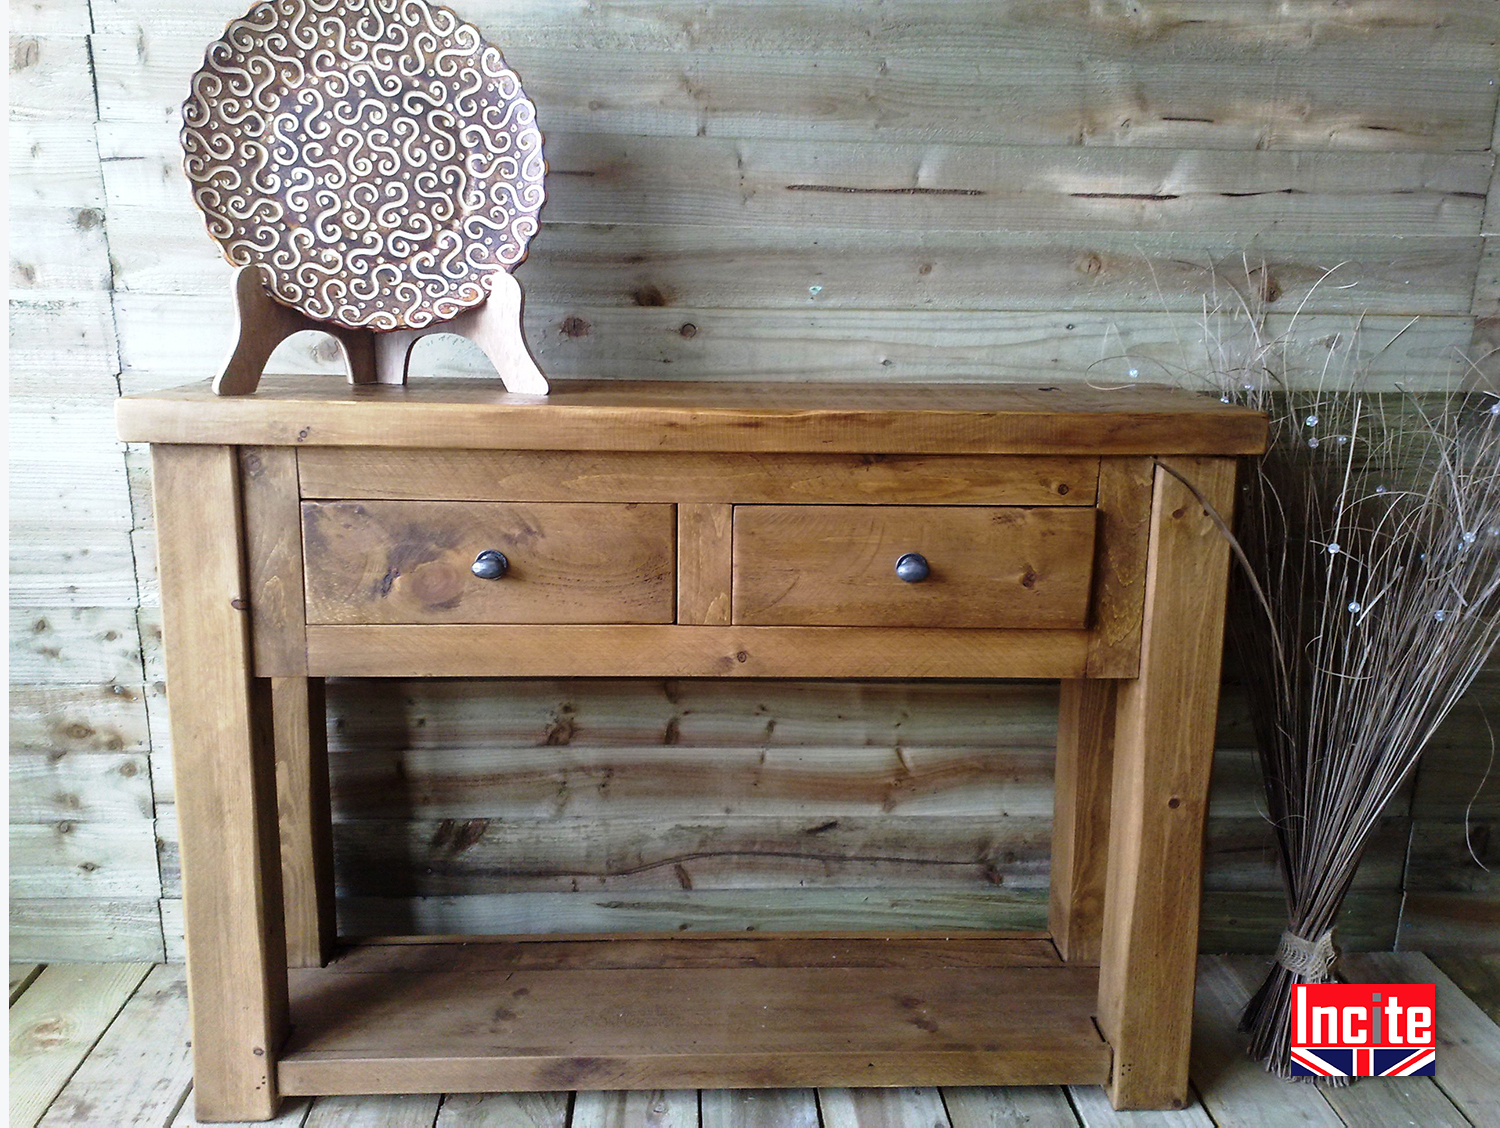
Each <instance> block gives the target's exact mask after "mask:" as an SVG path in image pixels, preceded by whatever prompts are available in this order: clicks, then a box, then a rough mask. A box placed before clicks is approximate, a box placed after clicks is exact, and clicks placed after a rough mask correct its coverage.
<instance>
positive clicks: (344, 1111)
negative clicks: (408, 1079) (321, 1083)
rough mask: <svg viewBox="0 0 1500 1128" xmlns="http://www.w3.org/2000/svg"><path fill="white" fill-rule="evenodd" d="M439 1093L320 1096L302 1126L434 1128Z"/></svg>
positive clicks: (317, 1127) (306, 1127)
mask: <svg viewBox="0 0 1500 1128" xmlns="http://www.w3.org/2000/svg"><path fill="white" fill-rule="evenodd" d="M441 1100H442V1097H440V1096H436V1095H429V1094H425V1093H419V1094H415V1095H413V1094H405V1095H402V1096H384V1097H319V1098H318V1099H317V1100H315V1101H313V1105H312V1110H311V1111H310V1112H309V1113H308V1116H307V1120H306V1121H304V1122H303V1128H433V1125H434V1124H435V1123H436V1122H437V1116H438V1104H439V1102H440V1101H441Z"/></svg>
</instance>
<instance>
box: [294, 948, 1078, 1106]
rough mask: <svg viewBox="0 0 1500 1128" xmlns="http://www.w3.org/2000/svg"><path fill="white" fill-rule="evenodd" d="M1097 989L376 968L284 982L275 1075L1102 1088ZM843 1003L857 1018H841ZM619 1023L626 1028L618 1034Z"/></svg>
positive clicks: (298, 1079) (1053, 977)
mask: <svg viewBox="0 0 1500 1128" xmlns="http://www.w3.org/2000/svg"><path fill="white" fill-rule="evenodd" d="M679 942H680V943H686V944H690V943H693V941H679ZM746 943H753V941H747V942H746ZM891 943H892V944H895V943H898V942H897V941H892V942H891ZM993 943H996V944H1004V943H1007V941H993ZM1093 979H1094V976H1093V973H1092V972H1091V971H1089V970H1088V969H1078V970H1074V969H1067V968H1037V967H1028V968H1021V969H1014V968H993V969H976V968H964V969H962V970H957V969H944V968H942V967H941V966H929V967H924V968H914V967H903V968H900V969H899V970H896V971H890V970H883V969H872V968H795V967H787V968H778V967H756V968H693V969H681V970H676V969H669V968H655V969H648V970H638V971H632V972H629V973H625V972H621V971H618V970H615V971H591V970H572V971H534V972H532V971H517V972H515V973H514V974H512V975H510V976H508V977H506V978H505V979H503V980H496V979H494V978H493V977H492V976H489V975H485V974H482V973H481V974H477V975H472V974H468V973H462V972H443V971H431V970H429V971H416V970H414V971H401V972H397V971H385V972H383V973H381V975H380V976H379V977H378V982H379V984H380V989H379V991H372V986H373V983H374V982H375V981H376V980H372V977H371V976H369V975H366V974H360V973H350V974H340V973H338V972H334V971H331V970H329V971H312V970H303V971H294V972H293V973H292V982H293V989H294V991H295V993H296V1000H295V1002H294V1005H293V1006H294V1015H295V1033H294V1034H293V1040H292V1042H291V1043H290V1044H289V1046H288V1051H287V1054H286V1056H285V1057H284V1058H283V1059H282V1063H281V1067H280V1079H281V1082H282V1085H283V1087H284V1088H285V1089H286V1090H287V1091H290V1092H302V1091H306V1090H313V1091H342V1090H346V1089H347V1090H350V1091H381V1090H397V1091H399V1090H403V1089H405V1090H409V1089H411V1088H413V1087H417V1088H422V1089H432V1090H434V1091H438V1090H449V1089H458V1090H481V1091H482V1090H488V1089H522V1090H525V1089H552V1088H557V1087H558V1086H560V1085H565V1086H566V1087H569V1088H619V1087H629V1088H675V1087H690V1086H697V1085H704V1086H709V1087H722V1086H725V1085H728V1086H730V1087H737V1086H743V1085H747V1084H748V1085H752V1086H766V1085H769V1086H771V1087H778V1086H779V1085H785V1084H786V1083H787V1082H788V1081H791V1080H792V1079H793V1078H802V1079H804V1083H806V1082H807V1081H811V1082H812V1083H814V1084H840V1083H848V1082H849V1081H850V1080H853V1079H855V1078H858V1079H860V1080H861V1081H867V1082H871V1083H876V1084H909V1083H917V1082H919V1081H921V1080H927V1081H930V1082H934V1083H936V1082H944V1083H949V1082H951V1083H981V1082H1001V1081H1009V1082H1017V1083H1027V1082H1031V1083H1039V1082H1058V1081H1066V1080H1074V1081H1079V1082H1085V1083H1086V1082H1097V1081H1099V1080H1101V1079H1102V1078H1103V1076H1104V1073H1105V1070H1106V1067H1107V1057H1108V1050H1107V1047H1105V1045H1104V1043H1103V1042H1102V1041H1100V1040H1099V1037H1098V1033H1097V1031H1096V1030H1095V1029H1094V1026H1093V1022H1092V1020H1091V1019H1090V1017H1089V1014H1090V1012H1091V1010H1092V1007H1093V1001H1092V990H1093ZM851 994H855V995H858V996H859V997H861V998H862V1000H863V1002H862V1005H861V1006H860V1007H857V1008H850V1007H847V1006H841V1005H839V1004H838V1002H837V1000H838V999H845V1000H847V999H848V998H849V997H850V995H851ZM497 1008H499V1012H500V1013H497ZM622 1011H623V1012H625V1013H628V1014H630V1015H632V1016H633V1021H632V1022H631V1023H629V1024H621V1023H620V1022H619V1021H618V1019H619V1015H620V1013H621V1012H622ZM397 1014H399V1015H400V1016H401V1019H400V1021H399V1022H396V1023H394V1024H393V1023H392V1022H391V1021H390V1019H391V1018H392V1017H393V1016H395V1015H397ZM752 1014H753V1016H754V1019H753V1021H752V1020H748V1018H747V1016H749V1015H752ZM480 1015H483V1016H485V1017H484V1018H482V1019H481V1018H479V1017H478V1016H480ZM677 1078H681V1080H675V1079H677Z"/></svg>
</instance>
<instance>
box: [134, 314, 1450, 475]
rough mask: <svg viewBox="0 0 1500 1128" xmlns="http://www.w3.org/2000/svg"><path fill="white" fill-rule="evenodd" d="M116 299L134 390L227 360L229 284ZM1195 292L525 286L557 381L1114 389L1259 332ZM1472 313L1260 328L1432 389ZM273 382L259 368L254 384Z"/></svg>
mask: <svg viewBox="0 0 1500 1128" xmlns="http://www.w3.org/2000/svg"><path fill="white" fill-rule="evenodd" d="M1224 300H1225V301H1226V303H1233V302H1234V301H1235V300H1236V299H1233V298H1230V297H1228V296H1227V295H1226V297H1225V299H1224ZM117 302H118V314H119V325H120V336H121V348H122V364H123V367H124V370H125V379H124V384H125V387H126V390H127V391H129V392H139V391H146V390H150V389H154V388H168V387H171V386H173V385H174V384H182V383H185V382H187V381H190V380H195V379H199V378H201V377H202V375H203V373H205V372H209V371H213V369H214V366H215V365H216V364H217V363H218V362H219V361H220V360H222V357H220V356H219V355H218V354H219V351H220V350H219V348H218V344H217V342H219V341H222V340H223V339H225V338H226V337H227V335H228V333H229V332H230V307H229V304H228V302H227V301H226V300H225V299H223V298H219V297H216V296H212V295H201V294H200V295H195V296H191V297H188V296H182V297H171V296H165V297H164V296H156V295H147V294H121V295H119V297H118V299H117ZM1199 303H1200V309H1199V311H1198V312H1197V313H1194V314H1188V313H1178V314H1172V313H1162V312H1140V311H1129V312H1120V313H1117V312H1108V311H1104V312H1089V311H1071V310H1066V309H1065V310H1064V311H1062V312H1058V311H1055V310H1054V311H1051V312H1047V313H1038V312H1027V311H1019V312H1015V311H1005V310H1001V311H993V310H985V311H976V312H963V311H952V310H928V309H921V308H910V307H908V306H906V305H905V304H904V303H896V305H895V307H894V308H892V309H884V310H854V309H842V310H839V309H826V310H814V311H812V312H808V311H793V310H774V311H762V310H753V309H749V310H743V309H715V308H708V307H704V306H701V305H691V306H688V305H685V306H668V307H660V306H649V305H648V306H633V307H629V308H622V307H618V306H610V307H604V306H591V305H582V304H566V303H558V304H553V305H542V304H540V303H536V302H528V303H527V307H526V334H527V339H528V341H529V342H530V344H531V347H532V348H533V349H534V351H535V352H536V355H537V358H538V361H539V363H540V364H541V365H542V367H543V368H545V369H546V371H547V373H548V376H549V378H552V379H553V380H554V386H556V382H558V381H562V380H573V379H581V380H593V379H596V378H598V377H601V376H602V377H605V378H607V379H612V380H622V379H629V380H631V381H642V382H645V381H660V380H662V379H663V377H675V376H678V375H679V374H680V378H681V379H682V380H683V381H685V382H687V381H739V382H744V383H757V382H762V381H776V382H779V383H782V384H787V385H791V384H799V383H805V382H813V383H824V384H830V385H831V384H838V383H846V382H848V381H851V380H864V381H869V382H871V383H880V384H888V385H892V386H895V385H910V384H922V385H933V384H945V383H953V382H955V381H959V382H964V383H969V384H975V383H1027V384H1035V383H1037V382H1038V381H1039V380H1046V381H1049V382H1056V383H1067V384H1076V383H1092V384H1094V385H1096V386H1103V387H1107V388H1111V389H1122V388H1126V387H1129V386H1130V385H1132V384H1135V383H1140V382H1146V381H1150V382H1154V383H1163V382H1165V383H1177V384H1180V385H1183V386H1186V387H1189V388H1192V389H1194V390H1199V389H1201V388H1202V387H1203V383H1202V377H1201V376H1197V375H1194V374H1195V373H1203V372H1210V371H1213V368H1212V357H1211V354H1210V350H1217V349H1218V348H1220V347H1221V346H1222V347H1224V348H1226V349H1240V348H1244V349H1246V350H1251V349H1254V348H1256V347H1257V346H1255V345H1254V343H1253V342H1252V341H1251V340H1250V338H1249V336H1248V335H1247V332H1246V328H1245V325H1244V323H1243V322H1237V323H1234V322H1231V321H1230V320H1227V319H1226V320H1219V319H1216V318H1214V317H1210V318H1209V319H1208V321H1207V323H1206V324H1205V319H1204V317H1203V315H1202V312H1201V303H1202V296H1201V295H1200V297H1199ZM986 304H988V303H986ZM1064 304H1066V303H1064ZM1474 324H1475V323H1474V319H1473V318H1472V317H1470V316H1469V315H1467V314H1461V315H1454V316H1435V317H1427V318H1421V319H1419V320H1417V321H1415V322H1413V320H1412V318H1411V317H1407V316H1400V317H1391V316H1382V315H1371V316H1369V317H1366V318H1362V319H1361V320H1360V321H1359V322H1358V324H1357V325H1356V323H1355V322H1354V321H1352V320H1351V319H1350V317H1348V316H1347V315H1330V314H1318V315H1313V314H1308V315H1302V316H1297V317H1296V318H1295V319H1293V318H1292V316H1291V315H1289V314H1286V313H1281V314H1274V315H1272V316H1270V317H1268V318H1267V321H1266V323H1265V325H1264V326H1263V327H1262V332H1263V334H1264V338H1265V339H1267V340H1276V341H1278V342H1280V343H1279V344H1278V350H1279V349H1280V348H1282V347H1284V348H1285V349H1286V353H1287V356H1288V358H1289V362H1291V363H1295V364H1297V365H1298V366H1299V367H1305V368H1306V370H1307V371H1317V372H1323V371H1325V369H1326V370H1327V371H1328V372H1329V373H1330V374H1331V375H1330V376H1329V379H1330V380H1331V381H1332V382H1333V385H1334V386H1339V387H1341V386H1347V385H1348V384H1349V383H1350V382H1351V380H1352V379H1354V374H1355V372H1356V371H1358V372H1359V376H1358V379H1359V380H1361V381H1363V383H1362V385H1361V386H1363V387H1367V388H1368V389H1369V390H1371V391H1385V392H1389V391H1392V390H1393V389H1395V388H1397V387H1409V386H1412V385H1413V384H1414V383H1416V384H1419V385H1420V386H1422V387H1426V388H1430V389H1432V390H1441V389H1442V388H1444V387H1449V386H1456V385H1457V383H1458V382H1459V381H1460V380H1461V379H1462V376H1463V373H1464V371H1465V369H1464V366H1463V364H1462V362H1461V361H1460V360H1459V356H1460V354H1461V353H1463V352H1466V351H1467V350H1468V348H1469V345H1470V342H1471V340H1472V338H1473V335H1474ZM330 341H331V338H327V337H324V336H322V335H321V334H317V333H306V334H302V335H299V336H296V337H293V338H291V339H290V340H288V341H287V342H286V343H285V344H284V345H283V346H282V347H281V348H280V350H279V351H278V353H277V355H276V356H275V357H274V358H273V359H272V361H271V365H270V370H271V371H272V372H278V373H306V374H313V373H323V374H326V375H329V376H333V377H334V378H335V383H339V382H341V381H342V380H343V379H344V378H345V376H346V373H345V370H344V368H343V366H342V362H341V361H340V360H339V358H338V354H337V352H336V351H335V349H334V348H333V347H332V346H331V344H330ZM1217 355H1218V353H1217V352H1216V351H1215V352H1213V353H1212V356H1217ZM1132 370H1134V371H1135V373H1136V376H1135V377H1134V378H1132V377H1131V376H1130V372H1131V371H1132ZM411 374H412V378H413V384H416V383H427V382H429V381H430V379H431V378H432V377H435V376H436V377H455V376H457V377H474V376H478V377H481V378H483V379H484V380H485V381H488V382H491V383H493V381H494V374H493V369H492V368H490V367H489V365H488V364H487V362H485V360H484V359H483V357H482V356H480V354H479V353H478V352H477V351H476V350H474V349H473V348H472V347H471V346H469V345H468V344H467V343H465V342H464V341H463V340H462V339H461V338H457V337H451V336H442V335H438V336H436V337H429V338H424V342H423V344H421V345H420V346H419V347H418V349H417V350H416V351H415V352H414V353H413V359H412V369H411ZM268 386H269V382H266V383H263V384H262V386H261V389H262V392H264V391H265V389H266V388H267V387H268ZM491 444H493V440H491ZM407 445H413V444H407ZM455 445H463V446H478V445H481V444H480V443H479V442H478V441H477V440H476V441H471V442H464V443H460V444H455ZM892 453H895V452H894V451H893V452H892ZM1078 453H1084V452H1078ZM1098 453H1140V452H1122V451H1119V450H1115V451H1109V450H1105V451H1100V452H1098Z"/></svg>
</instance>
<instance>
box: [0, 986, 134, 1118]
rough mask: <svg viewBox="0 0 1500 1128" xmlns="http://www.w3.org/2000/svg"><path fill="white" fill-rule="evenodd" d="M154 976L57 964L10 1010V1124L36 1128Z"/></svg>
mask: <svg viewBox="0 0 1500 1128" xmlns="http://www.w3.org/2000/svg"><path fill="white" fill-rule="evenodd" d="M150 971H151V965H150V964H145V963H127V964H52V965H51V966H49V967H47V968H46V969H45V970H44V971H43V972H42V973H41V974H40V975H38V976H37V978H36V980H35V982H33V983H32V985H31V987H30V988H28V989H27V991H26V993H25V994H24V995H22V996H21V997H20V999H18V1000H17V1001H16V1005H15V1006H14V1007H12V1008H11V1009H10V1123H11V1126H12V1128H32V1125H34V1124H36V1122H37V1121H38V1120H40V1119H41V1118H42V1115H43V1114H44V1113H45V1112H46V1111H47V1107H48V1106H49V1105H51V1104H52V1101H53V1100H54V1099H55V1098H56V1097H57V1094H58V1093H60V1092H62V1088H63V1086H64V1085H66V1084H67V1083H68V1078H70V1077H72V1076H73V1073H74V1071H75V1070H76V1069H77V1068H78V1066H79V1065H80V1063H82V1062H83V1060H84V1059H85V1058H86V1057H87V1056H88V1054H89V1051H90V1050H92V1049H93V1048H94V1044H95V1043H96V1042H97V1041H98V1040H99V1036H100V1035H101V1034H103V1033H104V1031H105V1030H106V1029H107V1028H108V1027H109V1024H110V1023H111V1022H112V1021H114V1017H115V1015H117V1014H119V1013H120V1008H121V1007H123V1006H124V1005H125V1003H126V1000H128V999H129V998H130V996H131V994H132V993H133V992H134V991H135V989H136V988H137V987H138V986H140V983H141V981H142V980H143V979H145V978H146V976H147V974H148V973H149V972H150Z"/></svg>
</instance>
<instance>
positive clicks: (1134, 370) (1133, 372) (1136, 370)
mask: <svg viewBox="0 0 1500 1128" xmlns="http://www.w3.org/2000/svg"><path fill="white" fill-rule="evenodd" d="M1140 374H1141V370H1140V369H1139V368H1132V369H1130V370H1129V371H1128V372H1126V373H1125V375H1127V376H1129V377H1130V378H1131V379H1132V380H1134V379H1135V378H1136V377H1138V376H1139V375H1140Z"/></svg>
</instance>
